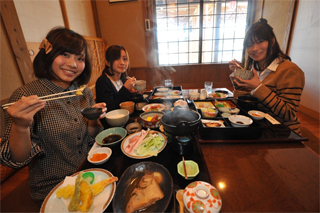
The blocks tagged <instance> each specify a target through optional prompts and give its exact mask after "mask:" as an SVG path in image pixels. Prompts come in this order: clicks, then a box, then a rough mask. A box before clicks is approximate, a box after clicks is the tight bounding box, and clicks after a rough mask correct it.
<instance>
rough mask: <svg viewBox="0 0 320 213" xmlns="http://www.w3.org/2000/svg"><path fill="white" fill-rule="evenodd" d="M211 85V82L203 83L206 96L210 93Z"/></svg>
mask: <svg viewBox="0 0 320 213" xmlns="http://www.w3.org/2000/svg"><path fill="white" fill-rule="evenodd" d="M212 85H213V82H212V81H206V82H204V88H205V89H206V91H207V94H208V95H209V94H210V93H212Z"/></svg>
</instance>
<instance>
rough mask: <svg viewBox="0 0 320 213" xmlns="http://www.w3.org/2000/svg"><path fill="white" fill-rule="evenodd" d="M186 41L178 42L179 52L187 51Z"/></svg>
mask: <svg viewBox="0 0 320 213" xmlns="http://www.w3.org/2000/svg"><path fill="white" fill-rule="evenodd" d="M188 45H189V43H188V42H179V53H186V52H188Z"/></svg>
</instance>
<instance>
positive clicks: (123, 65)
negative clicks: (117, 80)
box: [109, 50, 129, 74]
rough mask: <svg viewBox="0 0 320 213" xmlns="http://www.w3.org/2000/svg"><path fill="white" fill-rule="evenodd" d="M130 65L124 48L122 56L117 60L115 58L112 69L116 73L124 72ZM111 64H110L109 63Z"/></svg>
mask: <svg viewBox="0 0 320 213" xmlns="http://www.w3.org/2000/svg"><path fill="white" fill-rule="evenodd" d="M128 65H129V61H128V57H127V54H126V52H125V51H124V50H121V52H120V58H119V59H117V60H114V62H113V64H112V69H113V72H114V73H118V74H121V73H124V72H125V71H127V69H128ZM109 66H110V65H109Z"/></svg>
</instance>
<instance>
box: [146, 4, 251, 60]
mask: <svg viewBox="0 0 320 213" xmlns="http://www.w3.org/2000/svg"><path fill="white" fill-rule="evenodd" d="M235 1H236V3H237V2H238V1H239V2H241V1H242V0H235ZM247 1H248V7H247V14H246V27H245V31H246V30H247V29H248V27H249V26H250V25H251V22H252V20H253V17H252V14H253V11H252V8H253V4H254V2H253V0H247ZM216 2H219V0H215V1H213V3H216ZM221 2H222V3H225V1H221ZM150 3H151V4H150ZM150 3H149V4H148V3H147V18H148V17H151V20H152V22H151V23H152V24H153V25H151V27H153V28H154V31H153V34H154V35H153V36H154V41H153V42H154V44H153V45H152V46H153V47H154V48H155V49H154V50H155V51H154V52H155V53H156V56H155V57H154V58H153V64H154V65H156V66H171V65H173V66H185V65H195V64H217V63H218V64H223V63H225V62H222V61H220V62H212V60H211V62H205V63H203V60H202V54H203V52H204V50H203V48H202V46H203V41H204V39H203V29H204V28H203V17H204V15H203V5H204V3H207V2H204V1H203V0H199V4H200V14H199V17H200V20H199V22H200V23H199V37H198V40H197V41H198V42H199V48H198V53H197V54H198V62H197V63H190V62H189V60H188V63H179V62H178V63H177V64H170V63H168V64H161V65H160V64H159V54H158V50H159V47H158V28H157V17H156V2H155V0H152V1H150ZM176 4H177V3H176ZM188 4H189V3H188ZM148 5H149V8H150V9H151V10H152V13H151V14H150V11H149V16H148ZM232 39H233V40H235V37H233V38H232ZM223 40H225V39H223ZM233 50H234V49H232V51H233ZM244 50H245V49H244V48H242V55H243V52H244ZM188 53H189V52H188Z"/></svg>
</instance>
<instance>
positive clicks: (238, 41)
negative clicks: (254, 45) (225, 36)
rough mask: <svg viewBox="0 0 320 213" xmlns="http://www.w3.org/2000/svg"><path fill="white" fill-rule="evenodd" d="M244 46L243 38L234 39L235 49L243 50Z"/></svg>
mask: <svg viewBox="0 0 320 213" xmlns="http://www.w3.org/2000/svg"><path fill="white" fill-rule="evenodd" d="M242 48H243V39H235V40H234V46H233V49H234V50H242Z"/></svg>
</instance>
